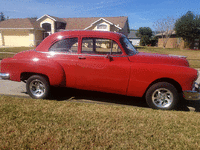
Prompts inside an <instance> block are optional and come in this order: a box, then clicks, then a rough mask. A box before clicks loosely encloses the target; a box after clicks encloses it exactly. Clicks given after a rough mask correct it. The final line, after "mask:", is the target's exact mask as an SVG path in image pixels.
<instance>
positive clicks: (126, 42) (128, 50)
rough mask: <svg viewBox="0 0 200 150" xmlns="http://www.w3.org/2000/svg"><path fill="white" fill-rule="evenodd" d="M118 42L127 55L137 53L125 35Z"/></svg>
mask: <svg viewBox="0 0 200 150" xmlns="http://www.w3.org/2000/svg"><path fill="white" fill-rule="evenodd" d="M120 42H121V44H122V46H123V48H124V50H125V51H126V54H127V55H129V56H132V55H135V54H137V53H138V51H137V49H136V48H135V47H134V46H133V45H132V43H131V42H130V41H129V40H128V39H127V38H126V37H122V38H121V39H120Z"/></svg>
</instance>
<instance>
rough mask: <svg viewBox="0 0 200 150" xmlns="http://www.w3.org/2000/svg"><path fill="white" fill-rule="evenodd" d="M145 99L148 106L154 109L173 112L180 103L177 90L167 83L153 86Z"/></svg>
mask: <svg viewBox="0 0 200 150" xmlns="http://www.w3.org/2000/svg"><path fill="white" fill-rule="evenodd" d="M145 97H146V102H147V104H148V105H149V107H151V108H153V109H163V110H172V109H174V108H175V107H176V106H177V103H178V101H179V96H178V92H177V90H176V88H175V87H174V86H173V85H172V84H170V83H167V82H158V83H156V84H153V85H152V86H151V87H150V88H149V89H148V90H147V92H146V96H145Z"/></svg>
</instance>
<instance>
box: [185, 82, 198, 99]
mask: <svg viewBox="0 0 200 150" xmlns="http://www.w3.org/2000/svg"><path fill="white" fill-rule="evenodd" d="M183 97H184V98H185V99H186V100H200V84H198V83H196V82H195V83H194V84H193V88H192V90H191V91H183Z"/></svg>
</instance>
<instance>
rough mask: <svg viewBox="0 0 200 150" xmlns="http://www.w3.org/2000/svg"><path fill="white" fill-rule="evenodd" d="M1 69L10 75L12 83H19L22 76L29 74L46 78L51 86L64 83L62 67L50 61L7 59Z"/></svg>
mask: <svg viewBox="0 0 200 150" xmlns="http://www.w3.org/2000/svg"><path fill="white" fill-rule="evenodd" d="M1 67H2V68H1V71H2V72H5V73H9V74H10V80H12V81H21V79H20V78H21V75H22V74H24V73H31V74H42V75H45V76H47V77H48V79H49V82H50V85H52V86H60V85H63V83H66V82H65V81H66V79H65V72H64V70H63V68H62V66H61V65H60V64H59V63H57V62H55V61H53V60H50V59H48V60H45V59H32V60H31V59H20V60H18V59H9V60H8V61H6V60H5V61H3V63H2V66H1Z"/></svg>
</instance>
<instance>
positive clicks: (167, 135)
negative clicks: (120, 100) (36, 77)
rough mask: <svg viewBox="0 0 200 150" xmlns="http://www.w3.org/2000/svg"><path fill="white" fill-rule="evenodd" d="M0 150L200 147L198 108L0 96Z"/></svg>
mask: <svg viewBox="0 0 200 150" xmlns="http://www.w3.org/2000/svg"><path fill="white" fill-rule="evenodd" d="M0 118H1V119H0V135H1V136H0V143H1V144H0V149H113V150H116V149H149V150H151V149H195V150H196V149H200V128H199V124H200V119H199V118H200V113H197V112H183V111H161V110H153V109H149V108H138V107H132V106H120V105H105V104H92V103H78V102H70V101H56V100H35V99H25V98H17V97H8V96H0Z"/></svg>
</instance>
